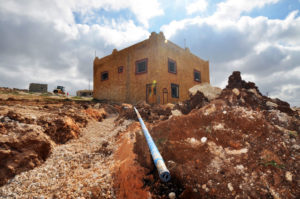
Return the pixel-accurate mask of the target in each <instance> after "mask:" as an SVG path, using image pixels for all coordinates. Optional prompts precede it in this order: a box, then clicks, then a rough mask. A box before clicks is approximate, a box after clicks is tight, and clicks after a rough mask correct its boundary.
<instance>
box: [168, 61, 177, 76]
mask: <svg viewBox="0 0 300 199" xmlns="http://www.w3.org/2000/svg"><path fill="white" fill-rule="evenodd" d="M168 71H169V73H175V74H176V73H177V69H176V62H175V61H174V60H172V59H168Z"/></svg>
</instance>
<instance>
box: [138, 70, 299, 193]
mask: <svg viewBox="0 0 300 199" xmlns="http://www.w3.org/2000/svg"><path fill="white" fill-rule="evenodd" d="M229 82H230V83H229V86H228V88H225V89H223V91H222V93H221V95H220V96H219V98H218V99H216V100H213V101H211V102H208V100H207V99H205V97H204V95H203V94H202V93H200V92H199V93H198V94H197V95H198V96H197V97H198V99H197V100H195V101H194V103H195V104H197V105H196V106H195V105H194V106H191V105H190V107H194V108H190V110H189V111H187V112H189V114H187V115H182V116H178V117H172V118H170V119H168V120H166V121H161V122H159V123H158V124H156V125H155V124H152V125H151V124H149V123H148V124H146V125H147V126H148V129H149V130H150V134H151V135H152V137H153V139H154V141H155V143H156V145H157V147H158V149H159V150H160V152H161V154H162V156H163V158H164V159H165V162H166V164H167V167H168V169H169V170H170V172H171V176H172V178H171V182H169V183H167V184H166V183H162V182H161V181H160V180H159V177H158V175H157V171H156V168H155V167H154V164H153V161H152V159H151V156H150V153H149V149H148V147H147V144H146V142H145V139H144V137H143V135H142V134H141V132H140V131H137V132H136V136H135V137H136V143H135V145H134V152H135V153H136V155H137V157H136V161H137V162H136V164H138V165H140V166H142V167H143V168H144V169H145V171H144V174H145V176H144V177H143V182H144V189H145V190H150V192H151V195H152V196H151V197H152V198H168V195H169V193H170V192H174V193H175V194H176V196H177V197H179V198H249V197H250V198H297V196H299V195H300V189H299V187H300V184H299V180H298V179H297V176H299V175H300V170H299V168H300V164H299V161H298V160H299V149H300V147H299V144H300V138H299V133H300V120H299V117H298V114H297V115H296V114H295V113H294V111H293V110H290V108H289V105H288V103H286V102H282V101H279V100H277V99H271V98H268V97H266V96H263V95H261V93H260V92H259V90H258V88H257V87H256V86H255V84H254V83H247V82H245V81H243V80H242V79H241V78H240V76H239V73H237V72H234V73H233V75H232V76H231V78H230V80H229ZM191 102H193V99H190V104H193V103H191ZM201 103H203V104H201ZM185 104H187V103H185ZM197 106H198V107H197ZM201 107H202V108H201ZM279 107H285V108H279ZM199 108H200V109H199Z"/></svg>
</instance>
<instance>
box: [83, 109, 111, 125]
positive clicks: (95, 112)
mask: <svg viewBox="0 0 300 199" xmlns="http://www.w3.org/2000/svg"><path fill="white" fill-rule="evenodd" d="M84 111H85V113H86V114H87V115H88V116H90V117H91V118H93V119H95V120H97V121H99V122H101V121H102V120H103V119H104V118H106V116H107V113H106V111H105V110H104V108H101V109H93V108H88V109H86V110H84Z"/></svg>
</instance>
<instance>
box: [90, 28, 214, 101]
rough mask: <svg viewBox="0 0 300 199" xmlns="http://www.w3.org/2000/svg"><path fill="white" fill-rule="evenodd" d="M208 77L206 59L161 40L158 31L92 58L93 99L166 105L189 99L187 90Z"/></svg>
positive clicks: (162, 37)
mask: <svg viewBox="0 0 300 199" xmlns="http://www.w3.org/2000/svg"><path fill="white" fill-rule="evenodd" d="M202 82H208V83H209V82H210V80H209V62H208V61H204V60H202V59H200V58H199V57H197V56H195V55H193V54H192V53H191V52H190V51H189V49H188V48H185V49H183V48H181V47H179V46H177V45H176V44H174V43H172V42H170V41H168V40H166V39H165V36H164V35H163V33H162V32H160V33H159V34H157V33H151V35H150V37H149V39H147V40H144V41H142V42H140V43H137V44H135V45H132V46H130V47H128V48H125V49H123V50H120V51H118V50H116V49H114V50H113V52H112V54H111V55H108V56H106V57H103V58H101V59H99V58H98V57H96V58H95V60H94V94H93V96H94V98H95V99H99V100H103V99H106V100H112V101H116V102H127V103H133V104H134V103H137V102H139V101H146V102H148V103H150V104H154V103H158V104H166V103H169V102H171V103H175V102H178V101H183V100H186V99H188V98H189V94H188V89H189V88H191V87H192V86H194V85H196V84H200V83H202Z"/></svg>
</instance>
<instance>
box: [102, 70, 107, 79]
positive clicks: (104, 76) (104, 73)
mask: <svg viewBox="0 0 300 199" xmlns="http://www.w3.org/2000/svg"><path fill="white" fill-rule="evenodd" d="M104 80H108V72H107V71H104V72H102V73H101V81H104Z"/></svg>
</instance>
